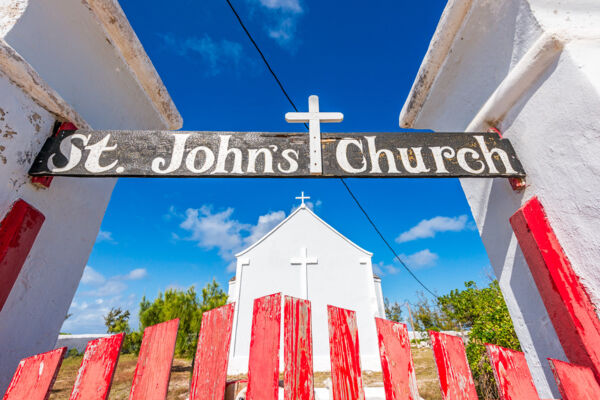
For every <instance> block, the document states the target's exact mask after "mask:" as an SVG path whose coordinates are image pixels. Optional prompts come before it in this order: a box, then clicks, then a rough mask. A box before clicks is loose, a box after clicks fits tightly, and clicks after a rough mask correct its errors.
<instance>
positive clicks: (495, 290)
mask: <svg viewBox="0 0 600 400" xmlns="http://www.w3.org/2000/svg"><path fill="white" fill-rule="evenodd" d="M415 319H416V320H417V321H418V323H417V325H418V326H419V327H421V328H422V329H423V328H424V329H427V330H468V331H469V342H468V344H467V346H466V352H467V359H468V360H469V366H470V367H471V371H472V372H473V378H474V379H475V384H476V387H477V392H478V394H479V397H480V398H482V399H497V398H498V393H497V389H496V384H495V381H494V376H493V372H492V367H491V365H490V364H489V361H488V358H487V355H486V350H485V344H486V343H490V344H496V345H498V346H502V347H506V348H509V349H514V350H521V346H520V344H519V340H518V339H517V335H516V333H515V329H514V326H513V323H512V320H511V319H510V315H509V313H508V308H507V307H506V303H505V302H504V298H503V297H502V292H501V291H500V286H499V285H498V281H497V280H494V281H492V282H491V283H490V284H489V286H487V287H485V288H483V289H479V288H478V287H477V285H476V284H475V282H472V281H470V282H465V289H463V290H459V289H455V290H452V291H451V292H450V293H449V294H447V295H445V296H440V297H438V299H437V302H436V304H435V305H431V304H430V303H429V301H428V300H427V299H426V298H425V297H424V296H421V299H420V300H419V302H418V303H417V305H416V306H415Z"/></svg>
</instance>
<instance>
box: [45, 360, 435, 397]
mask: <svg viewBox="0 0 600 400" xmlns="http://www.w3.org/2000/svg"><path fill="white" fill-rule="evenodd" d="M412 354H413V360H414V363H415V371H416V375H417V384H418V386H419V394H420V395H421V396H422V397H423V398H424V399H426V400H441V398H442V397H441V394H440V389H439V383H438V378H437V372H436V369H435V364H434V361H433V352H432V351H431V349H416V348H413V349H412ZM136 361H137V359H136V357H135V356H133V355H130V354H125V355H121V357H120V358H119V364H118V365H117V372H116V373H115V378H114V380H113V385H112V390H111V392H110V396H109V399H110V400H123V399H127V398H128V397H129V391H130V390H131V382H132V380H133V373H134V371H135V364H136ZM80 364H81V357H69V358H67V359H65V360H64V361H63V364H62V366H61V368H60V371H59V373H58V377H57V379H56V382H55V383H54V386H53V389H52V392H51V394H50V400H67V399H68V398H69V395H70V394H71V389H72V388H73V383H74V382H75V377H76V376H77V370H78V369H79V366H80ZM191 375H192V362H191V360H186V359H177V358H176V359H175V360H173V367H172V368H171V380H170V382H169V393H168V396H167V399H169V400H180V399H181V400H185V399H187V396H188V389H189V382H190V379H191ZM230 378H233V377H230ZM237 378H239V377H237ZM281 378H282V379H283V377H281ZM327 378H329V373H324V372H317V373H315V387H325V381H326V380H327ZM363 381H364V383H365V385H366V386H382V385H383V383H382V381H381V373H372V372H368V371H366V372H364V373H363Z"/></svg>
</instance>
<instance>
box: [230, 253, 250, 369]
mask: <svg viewBox="0 0 600 400" xmlns="http://www.w3.org/2000/svg"><path fill="white" fill-rule="evenodd" d="M247 265H250V259H249V258H239V259H238V260H237V267H236V273H235V280H236V284H237V287H236V290H237V298H236V299H235V313H234V316H233V326H232V327H231V341H232V342H231V348H230V351H229V358H230V359H231V358H232V357H233V356H234V354H235V346H236V337H237V335H236V332H237V326H238V317H239V313H240V298H241V296H242V278H243V277H242V275H243V273H244V267H245V266H247Z"/></svg>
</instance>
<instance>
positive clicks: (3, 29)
mask: <svg viewBox="0 0 600 400" xmlns="http://www.w3.org/2000/svg"><path fill="white" fill-rule="evenodd" d="M125 22H126V20H125ZM127 26H128V25H127ZM0 36H2V39H0V187H1V188H2V190H0V218H2V217H4V216H5V215H6V213H7V211H8V210H9V208H10V206H11V204H12V203H13V202H14V201H15V200H17V199H19V198H22V199H23V200H25V201H26V202H28V203H29V204H31V205H32V206H33V207H35V208H36V209H37V210H39V211H40V212H41V213H42V214H43V215H44V217H45V221H44V223H43V225H42V227H41V230H40V232H39V234H38V236H37V238H36V240H35V242H34V243H33V247H32V248H31V250H30V251H29V253H28V256H27V259H26V261H25V263H24V265H23V267H22V269H21V271H20V273H19V275H18V278H17V280H16V282H15V283H14V285H13V287H12V288H11V290H10V294H9V296H8V299H7V301H6V303H5V304H4V307H3V308H2V310H1V311H0V393H3V392H4V390H5V389H6V386H7V384H8V381H9V380H10V378H11V377H12V374H13V372H14V371H15V368H16V366H17V364H18V361H19V360H20V359H22V358H24V357H28V356H31V355H34V354H37V353H41V352H45V351H48V350H51V349H52V348H53V347H54V345H55V343H56V338H57V337H58V333H59V330H60V328H61V326H62V324H63V322H64V319H65V316H66V314H67V312H68V309H69V306H70V304H71V301H72V298H73V296H74V294H75V291H76V289H77V286H78V284H79V281H80V279H81V276H82V273H83V269H84V267H85V264H86V262H87V259H88V257H89V254H90V252H91V250H92V247H93V245H94V242H95V239H96V236H97V234H98V231H99V229H100V224H101V221H102V217H103V215H104V212H105V210H106V207H107V205H108V201H109V199H110V195H111V192H112V189H113V187H114V185H115V183H116V179H97V180H95V179H86V180H84V179H77V178H66V177H60V178H55V179H54V180H53V181H52V184H51V186H50V187H49V188H48V189H40V188H36V187H34V186H33V185H32V184H31V183H30V180H29V177H28V175H27V171H28V169H29V167H30V165H31V163H32V161H33V159H34V157H35V156H36V155H37V154H38V152H39V150H40V149H41V146H42V145H43V143H44V141H45V140H46V138H48V137H49V136H50V135H51V133H52V127H53V125H54V122H55V121H56V120H57V119H59V120H61V121H72V122H75V123H76V124H77V125H78V126H79V127H87V126H92V127H94V128H105V129H108V128H112V129H125V128H140V129H150V128H155V129H165V128H166V127H167V126H166V125H165V123H164V122H163V121H164V118H162V117H161V116H159V114H158V112H157V107H155V106H154V105H153V104H152V103H151V102H150V101H149V100H148V96H146V94H145V93H144V92H143V91H142V90H141V89H140V84H139V80H138V78H137V77H135V76H133V75H132V72H131V69H130V68H129V66H128V65H127V64H126V63H125V62H124V60H123V58H122V56H121V54H120V52H119V51H118V50H117V49H116V48H115V47H114V44H113V43H112V41H111V39H110V38H108V37H107V36H106V33H105V31H104V30H103V28H102V26H101V25H100V24H99V22H98V21H97V20H96V18H95V16H94V15H93V14H92V12H91V11H90V9H89V8H88V7H87V6H86V3H85V2H81V1H75V0H59V1H52V2H47V1H42V0H35V1H34V0H30V1H14V2H0ZM150 67H151V64H150ZM157 89H158V88H157ZM167 97H168V96H167Z"/></svg>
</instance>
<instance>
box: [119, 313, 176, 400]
mask: <svg viewBox="0 0 600 400" xmlns="http://www.w3.org/2000/svg"><path fill="white" fill-rule="evenodd" d="M178 327H179V319H174V320H171V321H167V322H163V323H161V324H158V325H154V326H149V327H148V328H146V329H145V330H144V337H143V339H142V346H141V348H140V354H139V356H138V362H137V365H136V367H135V373H134V376H133V384H132V386H131V392H130V394H129V400H165V399H166V398H167V390H168V388H169V378H170V377H171V364H172V363H173V355H174V353H175V341H176V339H177V328H178Z"/></svg>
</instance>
